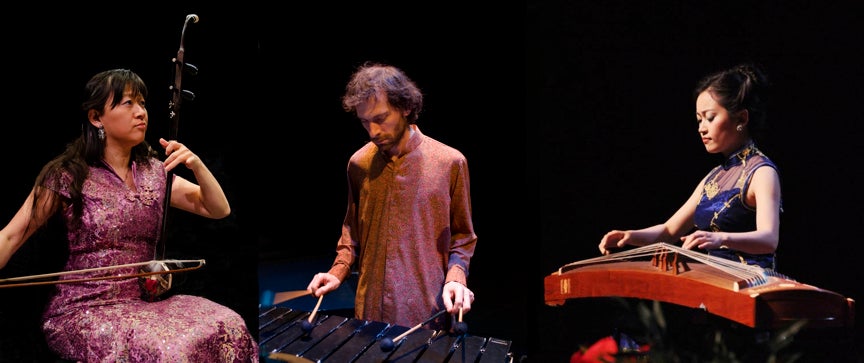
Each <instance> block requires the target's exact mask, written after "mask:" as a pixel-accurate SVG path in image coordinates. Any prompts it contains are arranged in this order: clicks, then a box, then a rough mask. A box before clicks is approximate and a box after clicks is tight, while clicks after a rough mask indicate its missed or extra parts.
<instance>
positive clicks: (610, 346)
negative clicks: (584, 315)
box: [570, 336, 618, 363]
mask: <svg viewBox="0 0 864 363" xmlns="http://www.w3.org/2000/svg"><path fill="white" fill-rule="evenodd" d="M617 353H618V342H616V341H615V339H614V338H612V337H611V336H608V337H605V338H602V339H600V340H598V341H596V342H594V344H592V345H591V346H590V347H588V348H587V349H582V350H580V351H578V352H575V353H573V355H571V356H570V363H599V362H614V361H615V354H617Z"/></svg>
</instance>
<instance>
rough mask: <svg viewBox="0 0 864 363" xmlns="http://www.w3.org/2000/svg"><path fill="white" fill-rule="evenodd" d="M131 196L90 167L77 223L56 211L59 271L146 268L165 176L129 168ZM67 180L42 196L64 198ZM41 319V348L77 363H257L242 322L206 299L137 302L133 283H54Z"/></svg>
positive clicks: (51, 184) (103, 168)
mask: <svg viewBox="0 0 864 363" xmlns="http://www.w3.org/2000/svg"><path fill="white" fill-rule="evenodd" d="M132 170H133V178H134V180H135V185H136V186H137V190H133V189H132V188H129V187H128V186H127V185H126V184H125V183H124V182H123V181H122V180H121V179H120V177H119V176H118V175H117V174H116V173H114V171H113V169H111V167H110V166H108V165H107V164H104V163H103V165H100V166H94V167H90V175H89V176H88V177H87V179H86V180H85V182H84V185H83V187H82V191H81V192H82V194H83V196H84V199H83V202H84V203H83V204H84V205H83V214H82V217H81V220H80V223H79V224H78V225H76V224H74V223H73V222H72V219H71V216H72V211H71V208H67V209H66V210H64V211H62V213H63V218H64V220H65V223H66V228H67V230H66V233H67V238H68V243H69V258H68V260H67V262H66V266H65V268H64V270H81V269H89V268H95V267H104V266H113V265H122V264H129V263H136V262H145V261H150V260H152V258H153V256H154V254H153V251H154V248H155V244H156V241H157V240H158V239H159V234H160V233H161V228H160V227H161V221H162V213H163V210H162V209H163V204H162V203H163V200H164V197H165V185H166V175H167V174H166V172H165V169H164V167H163V165H162V162H161V161H158V160H156V159H151V160H150V161H149V163H133V165H132ZM70 181H71V178H70V177H69V175H68V174H60V175H58V176H55V177H54V178H49V180H48V181H47V182H46V183H45V187H47V188H49V189H51V190H53V191H55V192H57V193H59V194H60V195H62V196H64V197H68V196H69V186H70ZM138 268H139V267H131V268H124V269H112V270H105V271H97V272H88V273H82V274H76V275H66V276H63V277H62V278H63V279H80V278H88V277H96V276H105V275H111V274H113V275H122V274H131V273H136V272H137V271H138ZM55 286H56V288H55V290H54V292H53V293H52V295H51V297H50V300H49V302H48V306H47V307H46V309H45V311H44V313H43V321H42V331H43V332H44V333H45V337H46V341H47V343H48V345H49V347H50V348H51V349H52V350H53V351H54V352H55V353H57V354H58V355H59V356H60V357H62V358H64V359H70V360H76V361H79V362H172V363H173V362H257V361H258V346H257V343H256V342H255V341H254V338H253V337H252V336H251V335H250V333H249V330H248V329H247V327H246V325H245V322H244V320H243V319H242V317H241V316H240V315H239V314H237V313H236V312H234V311H233V310H231V309H229V308H227V307H225V306H223V305H220V304H217V303H215V302H213V301H210V300H207V299H205V298H201V297H197V296H189V295H174V296H170V297H168V298H166V299H164V300H161V301H155V302H149V301H146V300H143V299H142V297H141V296H142V294H141V292H142V290H141V287H140V286H139V282H138V278H137V277H135V278H124V279H107V280H96V281H88V282H78V283H62V284H56V285H55Z"/></svg>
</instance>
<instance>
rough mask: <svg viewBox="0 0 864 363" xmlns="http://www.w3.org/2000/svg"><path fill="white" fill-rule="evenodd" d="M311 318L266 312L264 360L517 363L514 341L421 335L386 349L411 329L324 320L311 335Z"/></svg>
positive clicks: (261, 320) (277, 309)
mask: <svg viewBox="0 0 864 363" xmlns="http://www.w3.org/2000/svg"><path fill="white" fill-rule="evenodd" d="M309 316H310V313H309V312H304V311H299V310H295V309H291V308H288V307H283V306H278V305H274V306H270V307H262V308H260V310H259V315H258V334H259V337H258V340H259V341H258V344H259V350H260V354H261V356H262V357H264V358H268V359H270V360H271V361H284V362H334V363H346V362H393V363H396V362H428V363H433V362H434V363H444V362H449V363H458V362H478V363H512V362H513V357H512V354H511V353H510V341H506V340H501V339H496V338H482V337H478V336H472V335H469V334H467V333H466V334H461V335H455V334H452V333H447V332H443V331H437V330H429V329H416V330H414V331H413V332H411V333H408V334H407V335H405V336H404V337H403V338H401V339H399V340H398V342H396V343H395V346H394V347H393V348H392V349H389V350H385V349H382V348H381V346H380V344H381V341H382V339H384V338H387V337H389V338H391V339H393V338H394V337H398V336H400V335H402V334H403V333H406V332H408V331H409V330H411V328H409V327H403V326H400V325H391V324H386V323H383V322H375V321H364V320H358V319H354V318H345V317H340V316H336V315H328V314H321V312H320V311H319V312H318V314H316V315H315V316H314V317H313V318H312V320H313V321H312V322H311V323H312V329H311V330H308V329H303V327H302V326H303V324H302V322H303V321H308V319H309Z"/></svg>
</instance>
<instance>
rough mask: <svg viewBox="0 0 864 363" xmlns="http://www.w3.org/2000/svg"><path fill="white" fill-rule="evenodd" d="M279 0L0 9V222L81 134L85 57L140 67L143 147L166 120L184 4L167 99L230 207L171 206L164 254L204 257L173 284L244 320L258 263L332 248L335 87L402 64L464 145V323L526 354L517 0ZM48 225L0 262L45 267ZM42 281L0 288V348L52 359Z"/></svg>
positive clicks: (427, 129)
mask: <svg viewBox="0 0 864 363" xmlns="http://www.w3.org/2000/svg"><path fill="white" fill-rule="evenodd" d="M31 7H35V6H31ZM292 7H293V5H280V6H275V5H274V6H272V7H271V6H265V5H260V4H256V3H255V2H244V3H243V4H241V5H237V4H234V5H232V6H225V7H214V6H212V5H207V6H176V7H172V8H170V9H153V8H149V7H146V6H143V7H142V6H136V7H128V6H120V7H117V6H116V5H115V6H107V7H92V8H87V9H81V8H74V9H68V10H62V11H61V10H58V9H52V12H51V13H48V14H42V13H39V12H33V11H29V12H28V11H22V12H20V13H12V12H9V13H6V15H5V17H6V18H8V19H7V20H8V22H3V23H2V24H3V25H0V26H2V27H3V28H2V30H4V32H3V34H5V35H4V39H5V40H6V46H7V47H8V48H7V51H6V56H7V60H9V61H10V62H11V63H10V66H9V68H8V69H7V72H6V77H5V82H4V83H5V84H6V85H7V97H6V100H7V107H6V110H7V114H6V120H7V122H6V124H5V125H6V131H4V132H2V135H3V136H4V138H5V140H6V142H4V143H3V144H2V145H0V154H2V155H4V157H3V160H4V170H5V171H6V172H4V173H3V176H4V177H3V178H2V179H0V183H2V188H3V189H2V190H3V191H4V192H3V193H0V208H2V209H0V220H4V219H5V220H8V219H10V218H11V217H12V216H13V215H14V213H15V211H17V209H18V208H19V207H20V205H21V203H22V202H23V201H24V198H25V197H26V196H27V193H28V192H29V190H30V188H31V186H32V183H33V180H34V178H35V177H36V175H37V174H38V172H39V170H40V168H41V166H42V165H43V164H44V163H45V162H47V161H48V160H50V159H51V158H52V157H54V156H55V155H56V154H57V153H59V152H61V151H62V150H63V147H64V146H65V144H66V143H67V142H69V141H71V140H72V139H74V138H75V137H77V136H78V134H79V133H80V123H81V121H82V117H83V116H82V115H81V113H80V112H79V104H80V101H81V93H82V89H83V87H84V84H85V82H86V81H87V79H89V77H90V76H92V75H93V74H94V73H96V72H98V71H101V70H104V69H109V68H116V67H122V68H131V69H133V70H134V71H136V72H138V73H139V74H140V75H141V76H142V77H143V78H144V80H145V82H147V84H148V86H149V88H150V91H151V94H150V97H149V99H148V109H149V113H150V120H151V126H150V128H149V130H148V137H147V139H148V141H149V142H150V143H151V144H153V145H157V144H156V140H158V138H159V137H161V136H165V135H166V134H167V130H168V124H167V122H168V120H169V115H168V111H169V107H168V100H169V99H170V93H169V92H168V87H169V86H170V85H171V84H173V81H174V78H173V64H172V63H171V58H172V57H174V56H176V55H177V51H178V48H179V41H180V34H181V29H182V26H183V22H184V19H185V17H186V15H187V14H190V13H195V14H197V15H199V17H200V21H199V22H198V23H197V24H190V25H189V26H188V27H187V30H186V33H185V42H184V45H185V54H184V60H185V61H186V62H188V63H192V64H194V65H196V66H197V67H198V68H199V74H198V75H197V76H194V77H193V76H191V75H184V76H183V77H182V86H183V88H184V89H187V90H190V91H192V92H194V93H195V95H196V98H195V100H194V101H191V102H190V101H185V102H184V103H183V104H182V107H181V108H180V122H179V132H178V134H179V139H180V140H181V141H182V142H183V143H185V144H186V145H187V146H189V148H190V149H191V150H192V151H193V152H195V153H196V154H198V155H199V156H200V157H201V158H202V159H204V161H205V162H207V164H208V166H209V168H210V169H211V171H213V173H214V174H216V176H217V178H218V179H219V180H220V181H221V183H222V186H223V188H224V189H225V192H226V194H227V195H228V198H229V201H230V202H231V204H232V208H233V213H232V215H231V216H229V217H228V218H226V219H224V220H219V221H210V220H203V219H201V218H198V217H197V216H192V215H187V214H184V213H182V212H177V211H171V212H169V213H170V214H169V215H170V216H171V217H170V219H169V231H170V232H171V237H170V238H169V240H168V254H167V258H180V259H198V258H203V259H206V261H207V265H206V266H205V267H204V268H203V269H201V270H197V271H192V272H188V273H185V274H182V276H180V274H177V275H175V278H180V279H181V282H180V283H179V284H177V285H178V286H177V287H175V289H174V290H172V293H189V294H196V295H201V296H205V297H207V298H209V299H211V300H214V301H216V302H219V303H222V304H224V305H226V306H228V307H231V308H233V309H235V310H236V311H238V312H239V313H241V314H242V315H243V316H244V318H245V319H246V321H247V325H248V326H249V327H250V330H252V331H253V333H255V334H256V335H257V325H258V320H257V312H258V304H259V291H258V288H257V285H258V284H257V276H256V274H257V266H258V263H259V261H261V262H267V261H271V260H275V261H282V260H284V259H294V260H297V261H301V262H302V261H304V260H307V259H308V260H314V261H319V260H321V259H322V258H324V259H331V258H332V257H333V256H334V251H335V246H336V241H337V239H338V237H339V234H340V225H341V222H342V218H343V217H344V212H345V207H346V205H345V197H346V188H345V166H346V165H347V161H348V157H349V156H350V155H351V154H352V153H353V152H354V151H355V150H356V149H357V148H359V147H360V146H361V145H363V144H364V143H365V142H366V140H367V136H366V133H365V131H364V130H363V128H362V126H361V125H360V123H359V121H358V120H357V119H356V117H355V116H354V115H352V114H348V113H346V112H344V111H343V110H342V107H341V101H340V97H341V95H342V93H343V91H344V87H345V83H346V82H347V81H348V78H349V76H350V75H351V73H352V72H353V71H354V69H355V68H356V67H357V66H358V65H359V64H360V63H362V62H363V61H366V60H373V61H381V62H386V63H391V64H393V65H396V66H399V67H401V68H402V69H403V70H405V71H406V72H407V74H408V75H409V76H410V77H412V78H413V79H414V80H415V82H416V83H417V84H418V85H419V87H420V88H421V89H422V90H423V92H424V93H425V95H426V98H425V105H426V107H425V111H424V112H423V114H422V115H421V120H420V121H419V125H420V127H421V128H422V130H423V132H424V133H426V134H427V135H429V136H432V137H434V138H436V139H438V140H440V141H442V142H445V143H447V144H449V145H451V146H454V147H456V148H458V149H459V150H461V151H462V152H463V153H464V154H465V155H466V156H467V158H468V160H469V165H470V168H471V169H470V170H471V171H470V172H471V182H472V185H471V186H472V196H473V207H474V210H473V211H474V214H475V220H474V221H475V228H476V230H477V233H478V235H479V238H480V240H479V243H478V247H477V250H476V257H475V258H474V260H472V266H471V267H472V269H471V275H470V276H469V284H470V285H471V287H472V289H474V290H475V292H476V294H477V296H478V300H477V302H476V304H475V306H474V310H473V311H472V312H471V313H470V314H468V315H467V316H466V317H465V319H466V322H467V323H468V324H470V329H471V332H472V333H473V334H475V335H478V336H484V337H495V338H499V339H505V340H512V341H513V349H514V351H516V350H518V351H521V352H526V351H527V345H528V332H527V324H528V319H529V318H530V314H529V312H528V311H529V307H528V299H529V298H530V296H528V292H527V291H528V290H529V289H530V287H531V286H532V285H536V284H538V283H539V281H531V280H529V279H530V276H529V274H527V273H526V271H527V270H528V268H529V266H531V264H532V263H534V262H536V259H535V258H530V257H528V255H527V254H526V251H525V250H523V249H522V248H520V246H523V245H524V246H534V245H536V243H537V242H538V241H539V236H536V235H535V236H533V237H531V238H530V239H525V238H523V236H524V233H525V231H530V230H532V229H533V227H532V226H533V225H534V224H535V223H533V222H529V221H526V220H525V218H524V217H523V215H525V211H526V210H525V205H526V198H527V195H528V194H527V193H526V190H525V183H526V178H525V165H526V159H525V142H526V140H525V136H524V135H525V132H524V122H523V116H522V112H523V107H522V104H523V103H524V98H525V96H524V95H525V87H524V62H523V54H524V53H523V50H524V47H523V44H524V41H523V37H524V35H523V29H522V26H521V25H522V24H521V19H522V18H523V17H524V16H523V14H522V12H523V10H522V8H521V7H518V8H517V7H509V8H499V9H496V13H497V14H498V15H497V16H491V15H489V9H488V8H487V6H486V5H480V4H477V5H473V4H452V5H445V4H438V3H436V4H432V3H430V4H425V5H424V4H409V3H405V4H403V3H398V2H394V3H393V4H388V3H386V2H384V3H375V4H374V5H373V4H356V5H348V6H347V7H346V5H345V4H338V5H336V4H331V3H326V4H325V3H320V4H305V5H303V6H302V9H300V7H298V8H296V9H292ZM72 13H75V14H80V15H75V16H71V15H70V14H72ZM33 14H39V16H33ZM517 19H518V20H517ZM13 20H14V21H16V22H14V23H13V22H12V21H13ZM27 20H30V21H32V27H34V28H38V29H39V31H38V32H36V31H34V32H32V33H30V32H26V31H22V28H21V26H20V25H17V24H20V23H21V22H22V21H27ZM13 24H15V25H13ZM178 173H179V172H178ZM4 223H5V222H4ZM59 238H61V236H58V235H53V234H51V233H46V234H43V235H40V236H39V238H34V239H33V240H31V241H29V242H28V243H27V244H26V245H25V247H23V248H22V249H21V250H20V251H19V252H18V253H17V254H16V255H14V256H13V259H12V260H11V261H10V262H9V265H7V267H6V268H4V269H3V270H2V271H0V278H2V277H12V276H23V275H29V274H35V273H44V272H54V271H59V270H60V268H61V267H62V257H63V256H62V254H61V253H59V252H58V251H60V250H62V249H63V246H62V244H59V243H58V242H57V241H58V239H59ZM532 250H534V251H536V248H532ZM527 252H529V253H534V252H533V251H527ZM517 256H518V257H517ZM314 272H317V271H304V272H303V275H302V276H301V277H300V279H301V280H308V279H309V278H311V276H312V274H313V273H314ZM285 278H286V279H297V276H285ZM502 286H509V287H508V288H506V289H502V288H501V287H502ZM49 289H50V287H21V288H9V289H0V301H2V303H0V304H2V305H0V361H4V362H5V361H12V362H20V361H35V362H43V361H49V362H51V361H53V359H54V357H53V355H51V354H50V353H48V352H47V346H46V345H45V344H44V340H43V338H42V334H41V331H40V330H39V326H40V324H39V314H40V313H41V310H42V306H43V304H44V302H45V300H46V297H47V293H48V291H49ZM523 354H524V353H523Z"/></svg>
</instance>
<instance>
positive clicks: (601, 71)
mask: <svg viewBox="0 0 864 363" xmlns="http://www.w3.org/2000/svg"><path fill="white" fill-rule="evenodd" d="M862 10H864V9H862V8H861V7H860V6H859V5H836V4H833V5H829V4H815V3H808V2H797V1H793V2H788V1H732V2H728V1H726V2H722V4H721V2H707V1H706V2H684V1H661V2H632V1H611V2H610V1H603V2H568V1H551V2H550V1H529V3H528V12H527V14H528V17H527V26H526V36H527V43H526V50H527V69H528V81H527V90H528V97H527V104H526V109H527V110H528V112H527V117H526V122H527V125H528V134H529V144H528V149H527V150H528V170H529V172H528V175H529V176H530V180H531V185H532V186H533V187H534V188H536V190H537V194H536V195H537V196H538V198H539V199H538V202H539V203H538V204H537V205H536V209H537V210H539V211H540V215H541V217H540V219H539V220H540V226H539V228H538V230H539V231H540V234H541V236H542V238H541V241H542V245H541V250H542V251H541V253H540V255H541V256H542V257H541V259H540V260H539V263H538V264H537V265H535V266H537V267H538V269H539V270H538V271H536V274H535V277H534V278H532V280H537V279H538V277H539V276H544V275H545V274H548V273H551V272H552V271H554V270H555V269H556V268H557V267H560V266H562V265H564V264H566V263H569V262H573V261H577V260H582V259H586V258H589V257H595V256H597V253H598V251H597V244H598V243H599V241H600V238H601V237H602V235H603V234H604V233H605V232H607V231H608V230H610V229H627V228H640V227H647V226H650V225H654V224H657V223H662V222H664V221H665V220H666V219H667V218H668V217H669V216H671V215H672V213H674V212H675V210H676V209H677V208H678V207H679V206H680V205H681V204H682V203H683V202H684V201H685V200H686V198H687V197H688V196H689V194H690V193H691V192H692V190H693V188H694V187H696V184H697V183H698V182H699V180H700V179H701V178H702V177H703V176H704V175H705V173H707V172H708V170H710V168H711V167H712V166H714V165H716V164H717V163H718V162H719V159H717V156H715V155H710V154H708V153H706V152H705V149H704V147H703V146H702V144H701V143H700V140H699V137H698V136H697V133H696V122H695V117H694V116H693V115H694V106H693V102H692V98H691V92H692V89H693V86H695V84H696V82H697V81H698V79H699V78H700V77H701V76H703V75H705V74H707V73H709V72H712V71H715V70H718V69H719V68H721V67H726V66H731V65H733V64H735V63H738V62H742V61H754V62H757V63H760V64H762V65H763V66H764V68H765V70H766V71H767V72H768V74H769V76H770V77H771V78H772V79H773V81H774V83H775V86H776V87H775V94H774V100H773V101H774V102H773V104H772V109H771V110H770V115H769V124H770V126H771V131H770V135H769V137H770V138H769V139H767V140H766V141H765V142H764V143H763V144H762V145H761V146H762V147H763V151H765V152H767V153H768V155H769V156H770V157H772V158H773V159H774V160H775V161H776V162H777V163H778V165H779V168H780V175H781V178H782V187H783V199H784V208H785V212H784V214H783V215H782V217H781V240H780V246H779V250H778V252H777V254H778V258H779V260H778V269H779V272H781V273H783V274H786V275H788V276H790V277H792V278H795V279H796V280H798V281H800V282H804V283H808V284H811V285H815V286H817V287H821V288H824V289H829V290H832V291H835V292H838V293H841V294H842V295H844V296H847V297H850V298H853V299H858V300H860V298H861V294H862V293H864V291H862V284H861V281H862V277H864V276H862V270H861V269H860V268H859V265H858V264H857V257H858V254H857V253H856V252H859V251H862V248H861V241H860V238H858V230H859V228H860V226H861V224H862V223H861V222H862V216H864V214H862V212H861V209H860V206H861V204H862V203H861V202H862V199H861V196H860V193H858V190H859V189H860V186H859V181H858V180H857V177H856V176H855V175H857V174H858V173H857V172H856V169H857V167H858V164H859V162H858V158H859V156H860V147H861V145H862V143H861V136H862V131H864V126H862V125H864V124H862V122H861V117H860V115H859V112H858V108H859V106H858V105H859V104H860V98H861V96H862V90H861V87H860V84H861V83H862V82H861V81H862V80H864V73H862V63H861V59H860V55H859V54H861V48H862V43H861V42H860V41H858V40H857V39H859V38H860V36H861V34H862V30H864V28H862V22H861V14H862ZM537 295H538V294H532V296H537ZM597 305H600V306H602V304H597ZM592 306H596V305H591V304H588V305H587V307H588V308H590V307H592ZM607 307H608V306H607ZM536 312H537V314H536V319H532V321H536V322H537V325H538V327H539V328H542V329H541V330H537V331H540V332H543V333H541V338H539V339H538V341H539V342H540V343H541V347H543V346H544V345H545V348H540V353H541V354H544V355H545V356H546V357H547V358H548V359H549V360H542V361H559V362H560V361H563V360H564V359H566V357H567V356H568V354H569V353H572V352H573V351H575V350H577V349H578V346H579V345H580V344H590V343H591V342H592V341H593V339H597V338H599V337H601V336H602V335H603V334H609V333H610V332H611V329H609V328H608V325H606V326H604V325H602V324H601V326H604V328H599V329H598V328H596V327H595V326H592V323H594V322H595V320H602V319H592V318H596V315H597V312H596V311H591V310H579V309H578V308H576V307H574V308H572V309H568V308H567V307H541V308H540V309H538V310H537V311H536ZM592 314H593V315H594V316H593V317H592V316H591V315H592ZM608 320H609V321H614V319H612V318H609V319H608ZM607 322H608V321H607ZM859 326H860V324H859ZM604 329H605V330H604ZM855 330H856V332H857V333H855V334H856V335H855V337H856V338H855V343H854V345H855V346H860V345H861V342H862V340H861V333H860V328H855ZM846 343H847V344H845V346H837V345H831V344H827V342H814V343H813V344H814V345H818V344H824V345H823V346H821V347H820V346H815V347H806V348H805V347H796V346H793V347H792V349H793V350H794V349H800V350H802V351H812V352H810V353H808V354H810V355H805V356H804V358H803V359H804V360H806V361H822V360H823V359H824V361H834V360H837V359H841V358H839V357H842V359H846V358H848V359H850V360H853V361H861V358H860V357H861V355H860V354H861V353H860V352H858V353H849V350H848V348H849V344H848V341H847V342H846ZM796 344H797V343H796ZM832 350H833V351H834V352H831V351H832ZM827 354H836V356H834V357H832V358H831V359H826V358H822V357H824V356H825V355H827ZM534 357H537V355H534ZM534 357H532V358H534Z"/></svg>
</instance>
